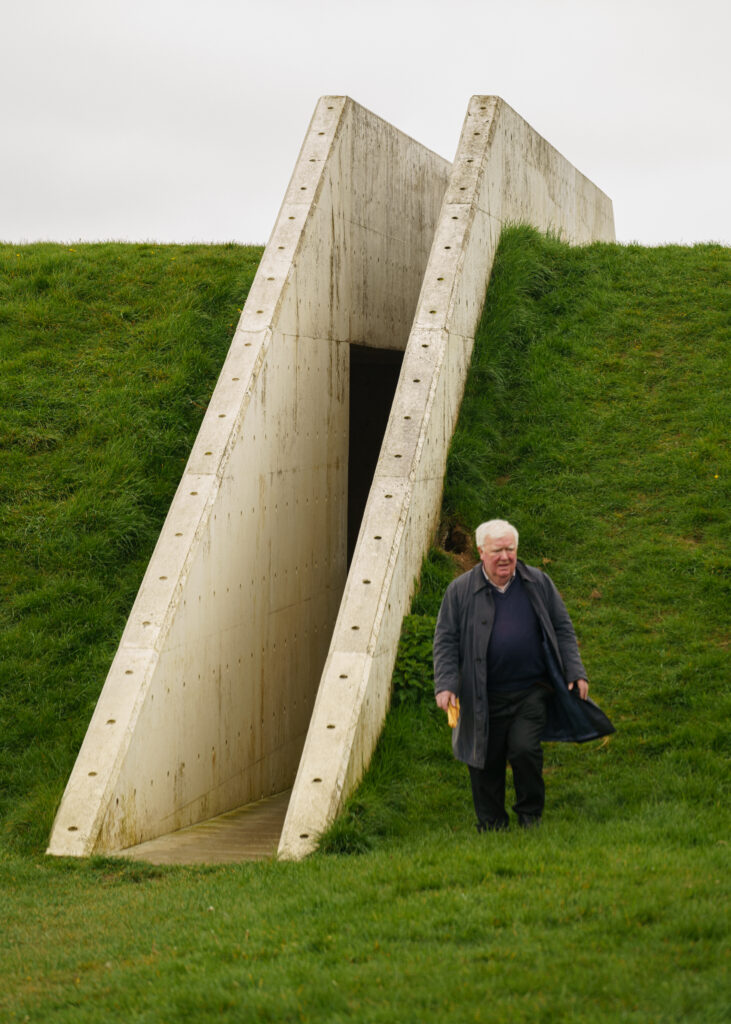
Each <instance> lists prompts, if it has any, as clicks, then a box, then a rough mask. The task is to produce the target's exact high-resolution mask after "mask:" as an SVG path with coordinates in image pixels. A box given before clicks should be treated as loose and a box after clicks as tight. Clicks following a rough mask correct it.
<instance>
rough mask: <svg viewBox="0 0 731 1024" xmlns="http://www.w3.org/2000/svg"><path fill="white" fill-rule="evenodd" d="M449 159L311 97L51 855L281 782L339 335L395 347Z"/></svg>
mask: <svg viewBox="0 0 731 1024" xmlns="http://www.w3.org/2000/svg"><path fill="white" fill-rule="evenodd" d="M449 169H450V165H449V164H448V163H447V162H446V161H444V160H442V159H441V158H440V157H438V156H436V155H435V154H434V153H431V152H430V151H428V150H426V149H425V148H424V147H423V146H420V145H419V144H418V143H416V142H414V141H413V140H412V139H409V138H407V137H406V136H404V135H403V134H401V133H400V132H398V131H396V129H394V128H393V127H392V126H391V125H389V124H387V123H386V122H384V121H382V120H380V119H379V118H377V117H375V116H374V115H373V114H371V113H369V112H368V111H366V110H364V109H363V108H362V107H359V106H358V105H357V104H355V103H353V102H352V100H349V99H347V98H344V97H324V98H323V99H321V100H320V101H319V102H318V104H317V107H316V109H315V113H314V116H313V118H312V122H311V124H310V127H309V130H308V132H307V135H306V137H305V140H304V144H303V146H302V150H301V153H300V156H299V159H298V162H297V165H296V167H295V171H294V174H293V176H292V179H291V182H290V185H289V188H288V190H287V193H286V196H285V199H284V203H283V205H282V209H281V211H280V213H279V217H278V219H277V222H276V225H275V228H274V232H273V234H272V238H271V240H270V242H269V244H268V245H267V248H266V251H265V253H264V256H263V258H262V261H261V264H260V266H259V270H258V272H257V275H256V278H255V280H254V283H253V285H252V288H251V292H250V295H249V297H248V300H247V302H246V305H245V308H244V310H243V313H242V315H241V319H240V322H239V324H238V327H237V330H236V333H235V336H234V339H233V343H232V345H231V349H230V351H229V353H228V357H227V359H226V362H225V365H224V367H223V370H222V371H221V375H220V378H219V381H218V384H217V386H216V389H215V392H214V394H213V396H212V399H211V402H210V405H209V408H208V411H207V413H206V416H205V419H204V421H203V424H202V426H201V430H200V433H199V436H198V438H197V440H196V443H195V446H194V449H193V452H192V454H191V457H190V460H189V462H188V465H187V467H186V469H185V472H184V475H183V478H182V480H181V483H180V486H179V488H178V491H177V494H176V496H175V498H174V500H173V503H172V506H171V508H170V512H169V514H168V517H167V519H166V522H165V525H164V527H163V530H162V533H161V535H160V539H159V542H158V544H157V546H156V548H155V551H154V554H153V556H152V559H151V561H150V564H149V567H148V570H147V573H146V575H145V578H144V580H143V583H142V586H141V588H140V591H139V594H138V596H137V599H136V601H135V604H134V607H133V609H132V612H131V614H130V618H129V621H128V623H127V626H126V629H125V631H124V635H123V637H122V640H121V643H120V646H119V649H118V651H117V654H116V656H115V658H114V661H113V664H112V666H111V669H110V671H109V675H108V677H107V680H106V683H105V685H104V689H103V691H102V694H101V696H100V699H99V702H98V705H97V708H96V710H95V713H94V716H93V718H92V721H91V724H90V726H89V730H88V732H87V735H86V738H85V740H84V743H83V746H82V748H81V751H80V753H79V756H78V759H77V762H76V765H75V767H74V770H73V773H72V775H71V778H70V780H69V783H68V786H67V789H66V792H65V794H64V797H63V801H62V803H61V806H60V808H59V811H58V815H57V817H56V821H55V824H54V828H53V833H52V836H51V840H50V845H49V853H52V854H58V855H72V856H86V855H89V854H92V853H102V852H111V851H114V850H118V849H122V848H125V847H128V846H131V845H134V844H136V843H140V842H142V841H144V840H146V839H150V838H153V837H155V836H157V835H161V834H163V833H166V832H169V831H172V830H174V829H178V828H181V827H184V826H186V825H189V824H192V823H194V822H196V821H200V820H203V819H205V818H207V817H210V816H212V815H215V814H218V813H221V812H224V811H227V810H230V809H232V808H234V807H237V806H240V805H242V804H245V803H247V802H249V801H251V800H255V799H259V798H261V797H262V796H267V795H270V794H273V793H276V792H278V791H281V790H283V789H286V788H287V787H289V786H290V785H291V784H292V781H293V779H294V776H295V773H296V770H297V765H298V763H299V759H300V754H301V751H302V746H303V743H304V740H305V736H306V733H307V729H308V725H309V721H310V717H311V712H312V707H313V704H314V700H315V695H316V691H317V686H318V683H319V680H320V676H321V672H322V669H323V665H324V663H325V659H326V656H327V651H328V647H329V645H330V639H331V635H332V629H333V626H334V623H335V620H336V617H337V611H338V607H339V605H340V600H341V596H342V591H343V586H344V583H345V578H346V512H347V509H346V503H347V502H346V494H347V471H348V383H349V343H351V342H354V343H358V344H362V345H369V346H374V347H385V348H400V349H402V350H403V348H404V347H405V344H406V340H407V338H408V334H409V329H410V326H411V322H412V319H413V314H414V309H415V307H416V303H417V299H418V296H419V291H420V286H421V280H422V276H423V272H424V268H425V266H426V261H427V258H428V255H429V251H430V246H431V241H432V237H433V234H434V228H435V225H436V220H437V216H438V214H439V209H440V204H441V200H442V196H443V194H444V190H445V187H446V184H447V181H448V176H449Z"/></svg>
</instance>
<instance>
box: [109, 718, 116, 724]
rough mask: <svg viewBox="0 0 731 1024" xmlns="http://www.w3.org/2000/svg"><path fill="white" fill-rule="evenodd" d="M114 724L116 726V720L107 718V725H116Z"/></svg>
mask: <svg viewBox="0 0 731 1024" xmlns="http://www.w3.org/2000/svg"><path fill="white" fill-rule="evenodd" d="M116 724H117V719H116V718H108V719H107V725H116Z"/></svg>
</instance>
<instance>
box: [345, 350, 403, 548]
mask: <svg viewBox="0 0 731 1024" xmlns="http://www.w3.org/2000/svg"><path fill="white" fill-rule="evenodd" d="M403 358H404V354H403V352H394V351H392V350H391V349H386V348H365V347H363V346H362V345H351V346H350V436H349V442H348V565H350V561H351V559H352V557H353V551H354V550H355V542H356V541H357V539H358V531H359V530H360V524H361V520H362V519H363V513H364V512H365V507H366V501H367V500H368V492H369V491H370V489H371V481H372V480H373V474H374V472H375V469H376V463H377V462H378V455H379V453H380V451H381V444H382V442H383V435H384V433H385V432H386V424H387V423H388V415H389V413H390V412H391V405H392V404H393V397H394V395H395V394H396V385H397V383H398V378H399V373H400V372H401V363H402V362H403Z"/></svg>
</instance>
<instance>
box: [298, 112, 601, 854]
mask: <svg viewBox="0 0 731 1024" xmlns="http://www.w3.org/2000/svg"><path fill="white" fill-rule="evenodd" d="M517 221H521V222H527V223H530V224H533V225H535V226H536V227H537V228H540V229H544V230H546V229H553V230H554V231H556V232H560V233H561V235H562V236H563V237H564V238H566V239H567V240H569V241H571V242H574V243H585V242H591V241H594V240H604V241H611V240H613V239H614V219H613V214H612V205H611V202H610V201H609V199H608V198H607V197H606V196H605V195H604V194H603V193H602V192H601V191H600V190H599V189H598V188H596V186H594V185H592V183H591V182H590V181H588V179H587V178H585V177H584V176H583V175H582V174H580V173H579V172H578V171H577V170H576V169H575V168H574V167H573V166H572V165H571V164H570V163H569V162H568V161H567V160H565V159H564V158H563V157H562V156H561V155H560V154H559V153H558V152H557V151H556V150H555V149H553V147H551V146H550V145H549V144H548V143H547V142H546V141H545V139H543V138H541V137H540V136H539V135H538V134H537V133H536V132H535V131H534V130H533V129H532V128H531V127H530V125H528V124H527V123H526V122H525V121H524V120H523V119H522V118H521V117H520V116H519V115H518V114H516V113H515V111H514V110H512V109H511V108H510V107H509V106H508V105H507V104H506V103H504V102H503V101H502V100H501V99H499V98H498V97H494V96H473V97H472V99H471V100H470V103H469V107H468V110H467V115H466V117H465V121H464V126H463V129H462V135H461V138H460V142H459V147H458V150H457V156H456V158H455V161H454V165H453V169H452V174H451V177H450V180H449V184H448V186H447V191H446V194H445V196H444V202H443V205H442V209H441V213H440V216H439V221H438V224H437V227H436V232H435V234H434V241H433V244H432V248H431V253H430V256H429V262H428V264H427V267H426V272H425V275H424V280H423V285H422V289H421V294H420V297H419V302H418V306H417V310H416V315H415V318H414V322H413V325H412V328H411V333H410V336H409V341H408V344H407V347H406V353H405V356H404V362H403V366H402V370H401V376H400V379H399V384H398V387H397V391H396V396H395V399H394V402H393V407H392V410H391V416H390V419H389V423H388V427H387V430H386V435H385V438H384V441H383V446H382V448H381V454H380V459H379V462H378V466H377V469H376V473H375V477H374V480H373V485H372V487H371V491H370V495H369V498H368V504H367V507H366V511H365V515H364V518H363V522H362V526H361V530H360V535H359V538H358V542H357V546H356V549H355V553H354V556H353V561H352V564H351V568H350V572H349V574H348V580H347V584H346V587H345V593H344V595H343V600H342V603H341V605H340V610H339V613H338V616H337V621H336V624H335V629H334V631H333V636H332V641H331V643H330V649H329V652H328V656H327V663H326V665H325V669H324V672H323V676H322V680H321V682H320V686H319V689H318V693H317V700H316V703H315V709H314V712H313V715H312V721H311V723H310V728H309V732H308V736H307V742H306V744H305V749H304V751H303V755H302V760H301V762H300V767H299V771H298V773H297V780H296V782H295V786H294V789H293V792H292V797H291V800H290V803H289V810H288V813H287V818H286V821H285V825H284V831H283V833H282V839H281V842H280V846H279V854H280V856H281V857H284V858H294V859H296V858H299V857H303V856H305V855H306V854H307V853H309V852H310V851H311V850H312V849H314V847H315V845H316V842H317V837H318V835H319V834H320V833H321V832H322V831H323V830H324V829H325V828H326V827H327V826H328V825H329V824H330V823H331V822H332V820H333V818H334V817H335V815H336V814H337V812H338V810H339V809H340V807H341V806H342V803H343V801H344V799H345V798H346V797H347V795H348V794H349V793H350V792H351V791H352V789H353V788H354V786H355V785H356V783H357V782H358V780H359V779H360V777H361V776H362V773H363V771H364V769H365V767H366V766H367V764H368V762H369V760H370V757H371V754H372V752H373V749H374V746H375V744H376V741H377V738H378V735H379V733H380V730H381V727H382V724H383V720H384V718H385V715H386V710H387V707H388V701H389V694H390V684H391V675H392V672H393V665H394V661H395V657H396V650H397V645H398V638H399V634H400V629H401V622H402V619H403V616H404V615H405V614H406V613H407V612H408V608H409V603H410V600H411V597H412V594H413V589H414V583H415V579H416V577H417V576H418V574H419V571H420V567H421V561H422V558H423V556H424V554H425V553H426V550H427V548H428V545H429V542H430V539H431V538H432V536H433V534H434V530H435V527H436V525H437V521H438V516H439V510H440V504H441V493H442V481H443V477H444V471H445V468H446V458H447V451H448V447H449V442H450V439H451V436H452V433H453V431H454V427H455V424H456V419H457V413H458V411H459V405H460V402H461V398H462V393H463V389H464V381H465V378H466V374H467V369H468V366H469V360H470V355H471V352H472V345H473V339H474V335H475V331H476V328H477V324H478V321H479V318H480V314H481V310H482V305H483V301H484V297H485V290H486V287H487V282H488V279H489V276H490V271H491V268H492V262H493V258H494V254H495V249H496V247H497V243H498V240H499V236H500V231H501V228H502V226H503V224H505V223H508V222H517ZM485 514H486V515H488V514H489V509H486V510H485Z"/></svg>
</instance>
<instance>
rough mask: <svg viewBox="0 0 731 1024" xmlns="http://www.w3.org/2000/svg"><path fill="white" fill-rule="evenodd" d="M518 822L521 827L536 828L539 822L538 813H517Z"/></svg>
mask: <svg viewBox="0 0 731 1024" xmlns="http://www.w3.org/2000/svg"><path fill="white" fill-rule="evenodd" d="M518 824H519V825H520V827H521V828H538V826H539V825H540V824H541V816H540V814H519V815H518Z"/></svg>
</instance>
